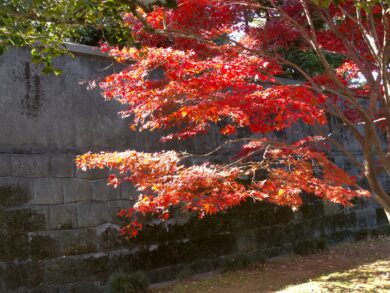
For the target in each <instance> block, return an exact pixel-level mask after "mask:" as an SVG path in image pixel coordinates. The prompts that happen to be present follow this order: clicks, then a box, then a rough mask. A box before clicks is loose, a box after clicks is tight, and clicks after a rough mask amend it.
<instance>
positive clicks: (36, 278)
mask: <svg viewBox="0 0 390 293" xmlns="http://www.w3.org/2000/svg"><path fill="white" fill-rule="evenodd" d="M43 276H44V264H43V263H41V262H35V261H29V262H25V263H18V264H10V265H9V266H8V267H7V269H6V270H5V272H4V283H5V288H6V290H15V291H16V289H18V288H23V287H24V288H33V287H36V286H38V285H40V284H41V283H43ZM15 291H13V292H15ZM26 291H27V290H26ZM26 291H24V292H26ZM19 292H23V291H19Z"/></svg>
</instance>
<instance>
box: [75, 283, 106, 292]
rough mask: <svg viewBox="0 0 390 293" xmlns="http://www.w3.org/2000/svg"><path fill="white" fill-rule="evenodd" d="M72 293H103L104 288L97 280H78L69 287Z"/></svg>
mask: <svg viewBox="0 0 390 293" xmlns="http://www.w3.org/2000/svg"><path fill="white" fill-rule="evenodd" d="M69 292H70V293H86V292H88V293H101V292H103V290H102V288H101V287H100V286H98V285H97V284H96V283H95V282H77V283H75V284H72V285H71V286H70V287H69Z"/></svg>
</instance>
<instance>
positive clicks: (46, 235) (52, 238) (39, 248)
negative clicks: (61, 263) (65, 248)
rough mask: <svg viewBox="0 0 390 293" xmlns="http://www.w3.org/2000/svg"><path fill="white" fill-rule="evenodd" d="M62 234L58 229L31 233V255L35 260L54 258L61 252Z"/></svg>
mask: <svg viewBox="0 0 390 293" xmlns="http://www.w3.org/2000/svg"><path fill="white" fill-rule="evenodd" d="M59 236H60V234H59V232H58V231H47V232H40V233H31V234H30V236H29V238H30V257H31V258H32V259H34V260H39V259H46V258H53V257H56V256H59V253H60V242H59V240H60V237H59Z"/></svg>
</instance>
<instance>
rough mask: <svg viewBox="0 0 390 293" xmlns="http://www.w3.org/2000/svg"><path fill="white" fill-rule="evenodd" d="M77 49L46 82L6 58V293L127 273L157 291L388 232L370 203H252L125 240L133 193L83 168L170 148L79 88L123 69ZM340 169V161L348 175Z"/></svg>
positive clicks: (17, 58)
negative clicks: (95, 158) (227, 261)
mask: <svg viewBox="0 0 390 293" xmlns="http://www.w3.org/2000/svg"><path fill="white" fill-rule="evenodd" d="M72 49H73V50H74V51H75V54H76V57H75V58H74V59H72V58H69V57H64V58H60V59H59V60H58V61H57V65H58V66H59V67H60V68H62V69H63V70H64V74H63V75H61V76H59V77H55V76H52V75H41V74H40V71H39V68H37V67H36V66H35V65H33V64H31V62H30V57H29V53H28V51H27V50H11V51H9V52H7V53H6V54H4V55H2V56H0V78H1V83H0V113H1V116H0V125H1V127H0V291H1V292H101V291H102V288H103V285H104V283H105V282H106V280H107V279H108V278H109V276H110V275H111V274H112V273H113V272H115V271H120V270H123V271H135V270H144V271H148V272H149V276H150V278H151V280H152V281H156V282H157V281H162V280H166V279H170V278H174V277H175V276H176V275H178V274H180V271H181V270H183V269H188V267H189V268H190V269H191V271H192V272H193V273H196V272H201V271H206V270H212V269H216V268H217V267H218V266H219V264H220V262H221V257H222V256H223V255H231V254H234V253H237V252H246V253H252V252H258V251H260V252H261V253H263V254H264V255H265V256H271V255H276V254H280V253H283V252H287V251H291V250H294V247H295V246H296V245H297V243H298V239H304V238H307V239H310V238H313V237H314V238H318V239H325V240H326V241H330V242H334V241H342V240H346V239H352V238H355V237H360V236H361V235H362V232H361V231H362V230H365V229H371V228H373V227H378V225H380V224H383V223H385V218H384V214H383V211H382V210H381V209H380V208H378V207H377V206H376V205H375V204H374V203H372V202H370V201H368V202H360V203H359V205H358V208H355V209H346V210H342V209H338V208H337V207H334V206H332V207H330V205H325V206H324V204H323V203H322V202H318V201H315V202H308V203H307V204H306V205H305V207H304V208H303V209H302V210H301V211H300V212H299V213H292V212H291V210H289V209H287V208H283V207H276V206H272V205H266V204H258V205H255V206H254V205H253V204H250V203H247V204H246V205H243V206H242V207H240V208H237V209H234V210H232V211H230V212H229V213H227V214H223V215H219V216H217V217H207V218H206V219H204V220H202V221H197V220H193V219H192V220H190V221H189V222H188V223H187V224H185V225H181V226H176V227H171V228H170V229H169V231H166V229H164V228H163V227H156V228H154V229H153V230H152V229H148V230H146V231H145V232H144V233H142V234H141V235H140V237H139V238H138V239H137V240H135V241H130V242H129V241H125V240H124V239H121V238H120V237H119V236H118V225H117V224H118V223H117V220H116V216H115V215H116V212H117V211H118V210H119V209H120V208H121V207H128V206H129V205H131V204H132V202H133V198H134V196H136V192H135V190H134V189H133V188H132V187H131V186H129V185H123V186H121V188H120V189H111V188H108V187H107V185H106V181H105V178H106V176H107V172H104V171H91V172H88V173H84V172H81V171H80V170H76V169H75V166H74V162H73V160H74V157H75V155H77V154H80V153H83V152H85V151H89V150H91V151H100V150H113V149H116V150H124V149H127V148H135V149H142V150H145V151H151V150H159V149H161V148H162V146H161V144H160V143H159V142H158V136H156V135H147V134H140V133H132V132H130V131H129V130H128V125H127V122H126V121H125V120H122V119H120V118H119V117H118V116H117V115H116V113H117V111H118V110H120V106H119V105H117V104H115V103H107V102H105V101H104V100H103V99H102V97H101V96H100V94H99V92H98V90H96V89H94V90H87V89H86V85H85V84H80V82H81V81H90V80H94V79H98V78H99V77H102V76H105V75H107V74H108V73H110V72H113V71H114V70H119V69H120V67H119V66H118V65H117V64H115V63H113V62H112V60H110V59H108V58H105V57H104V56H101V55H100V54H97V53H96V52H93V50H91V49H90V48H88V47H85V46H73V47H72ZM300 130H301V132H302V131H303V132H305V133H306V132H308V131H309V130H307V129H304V128H303V126H302V127H301V128H300ZM281 135H284V136H287V137H293V136H294V135H296V134H295V133H292V132H287V133H284V134H281ZM343 135H344V136H346V134H343ZM342 139H350V138H348V137H342ZM219 143H220V138H219V137H218V135H217V134H216V133H211V134H210V135H208V136H203V137H200V138H198V139H197V140H196V143H195V142H194V141H189V142H186V143H185V144H181V145H174V144H173V145H170V147H172V146H173V147H176V148H186V149H189V150H192V151H197V152H201V151H204V150H205V148H206V149H207V148H208V149H212V148H213V147H215V146H217V145H218V144H219ZM353 147H354V144H350V148H353ZM357 151H358V150H357ZM341 158H342V157H340V156H337V155H336V156H335V159H336V161H337V162H338V163H340V164H342V165H344V166H346V164H347V163H346V162H342V161H340V160H341ZM359 235H360V236H359Z"/></svg>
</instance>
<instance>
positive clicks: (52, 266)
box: [44, 254, 110, 284]
mask: <svg viewBox="0 0 390 293" xmlns="http://www.w3.org/2000/svg"><path fill="white" fill-rule="evenodd" d="M107 263H108V257H107V256H106V255H103V254H96V255H93V256H71V257H66V256H64V257H60V258H56V259H53V260H50V261H48V262H46V272H45V281H44V282H45V283H46V284H64V283H74V282H80V281H81V280H82V281H83V282H86V281H97V280H102V279H107V278H108V275H109V273H110V272H109V271H108V270H107Z"/></svg>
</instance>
